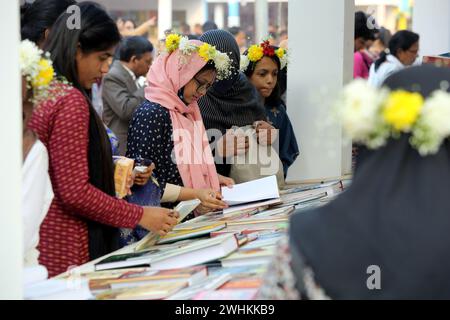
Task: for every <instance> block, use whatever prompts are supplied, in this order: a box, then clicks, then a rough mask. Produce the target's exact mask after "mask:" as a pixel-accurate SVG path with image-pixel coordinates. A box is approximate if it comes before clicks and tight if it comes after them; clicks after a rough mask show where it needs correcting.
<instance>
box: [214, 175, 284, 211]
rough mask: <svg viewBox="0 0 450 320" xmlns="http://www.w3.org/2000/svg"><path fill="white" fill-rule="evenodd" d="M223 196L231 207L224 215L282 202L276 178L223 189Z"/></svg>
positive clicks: (272, 177) (271, 177)
mask: <svg viewBox="0 0 450 320" xmlns="http://www.w3.org/2000/svg"><path fill="white" fill-rule="evenodd" d="M222 196H223V201H224V202H225V203H227V204H228V205H229V206H230V208H227V209H225V210H224V214H230V213H233V212H235V211H239V210H247V209H252V208H257V207H260V206H265V205H270V204H274V203H277V202H279V201H280V192H279V189H278V183H277V178H276V176H270V177H266V178H262V179H258V180H254V181H250V182H246V183H241V184H237V185H234V186H233V187H232V188H228V187H222Z"/></svg>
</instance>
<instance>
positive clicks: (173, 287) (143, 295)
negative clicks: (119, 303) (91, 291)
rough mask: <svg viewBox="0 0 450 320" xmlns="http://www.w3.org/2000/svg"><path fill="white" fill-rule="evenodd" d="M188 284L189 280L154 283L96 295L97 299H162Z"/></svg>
mask: <svg viewBox="0 0 450 320" xmlns="http://www.w3.org/2000/svg"><path fill="white" fill-rule="evenodd" d="M187 286H188V283H187V282H173V283H154V284H150V285H145V286H141V287H136V288H127V289H113V290H108V291H105V292H102V293H100V294H98V295H96V297H95V298H96V299H97V300H162V299H165V298H168V297H169V296H171V295H173V294H175V293H176V292H178V291H180V290H181V289H183V288H186V287H187Z"/></svg>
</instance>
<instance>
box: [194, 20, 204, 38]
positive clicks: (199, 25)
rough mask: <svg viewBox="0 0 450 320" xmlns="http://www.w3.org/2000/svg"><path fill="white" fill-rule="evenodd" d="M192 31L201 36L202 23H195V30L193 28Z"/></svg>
mask: <svg viewBox="0 0 450 320" xmlns="http://www.w3.org/2000/svg"><path fill="white" fill-rule="evenodd" d="M192 33H193V34H194V35H195V36H197V37H201V36H202V34H203V26H202V25H201V24H200V23H196V24H195V25H194V30H192Z"/></svg>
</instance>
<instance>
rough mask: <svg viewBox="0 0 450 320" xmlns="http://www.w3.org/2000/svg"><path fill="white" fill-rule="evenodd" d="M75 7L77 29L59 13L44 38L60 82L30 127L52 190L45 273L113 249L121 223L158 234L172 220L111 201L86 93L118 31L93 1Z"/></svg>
mask: <svg viewBox="0 0 450 320" xmlns="http://www.w3.org/2000/svg"><path fill="white" fill-rule="evenodd" d="M78 7H79V8H80V12H81V19H80V21H81V25H80V26H79V28H77V27H78V26H74V27H73V28H69V26H70V24H71V21H72V20H71V19H72V18H73V17H71V14H69V13H64V14H62V15H61V16H60V17H59V18H58V20H57V21H56V23H55V26H54V27H53V28H52V31H51V33H50V35H49V38H48V42H47V46H46V50H47V51H49V52H50V54H51V58H52V60H53V67H54V70H55V72H56V75H57V76H58V77H60V78H64V80H63V81H56V82H55V83H54V84H52V86H53V87H52V88H50V89H49V91H50V93H51V97H52V98H51V99H50V98H49V99H45V100H44V101H43V102H42V103H40V104H39V105H38V106H37V107H36V110H35V111H34V114H33V116H32V118H31V120H30V125H29V126H30V128H31V129H33V130H34V131H35V132H36V133H37V135H38V136H39V139H40V140H41V141H42V142H43V143H44V145H45V146H46V147H47V149H48V152H49V158H50V164H49V173H50V178H51V181H52V185H53V189H54V193H55V198H54V200H53V202H52V205H51V207H50V210H49V212H48V215H47V217H46V218H45V220H44V222H43V224H42V226H41V231H40V243H39V250H40V253H41V255H40V259H39V261H40V263H41V264H43V265H44V266H46V267H47V269H48V271H49V275H50V276H55V275H57V274H59V273H62V272H65V271H66V270H67V268H69V267H71V266H76V265H81V264H84V263H86V262H88V261H89V260H92V259H95V258H98V257H100V256H103V255H105V254H107V253H110V252H112V251H114V250H115V249H116V248H118V241H119V234H118V229H117V228H119V227H125V228H134V227H136V226H137V225H140V226H142V227H144V228H146V229H148V230H150V231H153V232H156V233H159V234H161V235H164V234H166V233H167V232H169V231H170V230H171V229H172V228H173V226H174V225H175V224H176V222H177V219H176V218H177V214H176V213H173V212H172V211H170V210H167V209H163V208H150V207H144V208H143V207H139V206H136V205H132V204H129V203H127V202H125V201H122V200H118V199H116V198H115V188H114V179H113V178H114V172H113V162H112V156H111V145H110V143H109V140H108V136H107V134H106V131H105V127H104V125H103V123H102V122H101V120H100V118H99V117H98V115H97V114H96V112H95V110H94V109H93V107H92V104H91V102H90V100H89V95H88V92H89V90H90V89H91V87H92V84H93V83H94V82H95V81H97V79H99V78H101V77H102V76H103V75H104V74H105V73H106V72H107V71H108V67H109V62H110V59H111V57H112V55H113V53H114V48H115V46H116V45H117V43H118V42H119V41H120V34H119V32H118V30H117V26H116V24H115V23H114V21H112V20H111V18H110V17H109V16H108V14H107V13H106V12H105V11H104V10H103V9H102V8H101V7H100V6H98V5H97V4H95V3H92V2H83V3H80V4H79V5H78Z"/></svg>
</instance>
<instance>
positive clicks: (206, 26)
mask: <svg viewBox="0 0 450 320" xmlns="http://www.w3.org/2000/svg"><path fill="white" fill-rule="evenodd" d="M217 29H219V28H218V27H217V24H216V23H215V22H214V21H206V22H205V23H204V24H203V27H202V30H203V33H205V32H208V31H210V30H217Z"/></svg>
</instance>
